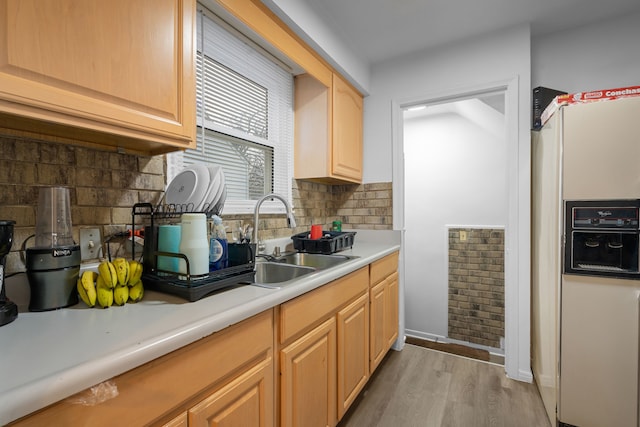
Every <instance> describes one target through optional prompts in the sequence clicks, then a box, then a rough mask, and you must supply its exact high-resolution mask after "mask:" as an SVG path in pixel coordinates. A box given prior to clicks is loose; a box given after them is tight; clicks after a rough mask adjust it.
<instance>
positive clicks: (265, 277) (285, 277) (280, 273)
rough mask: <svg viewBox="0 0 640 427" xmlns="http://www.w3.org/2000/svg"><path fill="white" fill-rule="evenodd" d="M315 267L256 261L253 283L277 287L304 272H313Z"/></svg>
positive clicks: (302, 274)
mask: <svg viewBox="0 0 640 427" xmlns="http://www.w3.org/2000/svg"><path fill="white" fill-rule="evenodd" d="M314 271H316V269H315V268H312V267H306V266H301V265H291V264H284V263H279V262H257V263H256V276H255V279H254V283H253V284H255V285H258V286H262V285H264V286H265V287H269V288H279V287H281V285H279V284H282V283H285V282H289V281H291V280H293V279H297V278H298V277H300V276H304V275H305V274H309V273H313V272H314Z"/></svg>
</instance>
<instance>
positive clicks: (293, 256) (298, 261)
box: [275, 252, 357, 269]
mask: <svg viewBox="0 0 640 427" xmlns="http://www.w3.org/2000/svg"><path fill="white" fill-rule="evenodd" d="M354 258H357V257H354V256H348V255H335V254H333V255H324V254H310V253H306V252H295V253H290V254H287V255H283V256H280V257H278V258H276V259H275V260H276V261H277V262H281V263H285V264H292V265H304V266H307V267H313V268H317V269H324V268H330V267H334V266H336V265H338V264H342V263H344V262H347V261H349V260H352V259H354Z"/></svg>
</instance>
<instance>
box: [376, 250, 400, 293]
mask: <svg viewBox="0 0 640 427" xmlns="http://www.w3.org/2000/svg"><path fill="white" fill-rule="evenodd" d="M397 270H398V252H394V253H392V254H390V255H387V256H386V257H384V258H382V259H379V260H377V261H374V262H373V263H371V275H370V276H371V286H373V285H375V284H376V283H379V282H380V281H381V280H382V279H384V278H385V277H387V276H389V275H390V274H392V273H394V272H396V271H397Z"/></svg>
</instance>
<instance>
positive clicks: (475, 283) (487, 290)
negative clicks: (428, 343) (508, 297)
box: [448, 228, 504, 348]
mask: <svg viewBox="0 0 640 427" xmlns="http://www.w3.org/2000/svg"><path fill="white" fill-rule="evenodd" d="M461 233H466V240H464V238H461ZM448 251H449V255H448V256H449V310H448V320H449V322H448V324H449V326H448V335H449V338H453V339H456V340H460V341H466V342H470V343H475V344H481V345H484V346H488V347H493V348H500V338H502V337H504V230H502V229H480V228H450V229H449V249H448Z"/></svg>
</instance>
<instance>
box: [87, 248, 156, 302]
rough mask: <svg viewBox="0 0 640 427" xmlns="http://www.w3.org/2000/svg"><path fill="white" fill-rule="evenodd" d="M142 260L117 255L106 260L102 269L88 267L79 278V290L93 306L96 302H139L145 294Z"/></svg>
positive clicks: (100, 267) (102, 264) (101, 265)
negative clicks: (111, 260) (129, 259)
mask: <svg viewBox="0 0 640 427" xmlns="http://www.w3.org/2000/svg"><path fill="white" fill-rule="evenodd" d="M141 277H142V264H140V263H139V262H138V261H133V260H132V261H127V260H126V259H124V258H116V259H114V260H113V262H109V261H102V262H101V263H100V264H99V265H98V272H97V273H96V272H93V271H85V272H84V273H82V276H81V277H80V278H79V279H78V283H77V288H78V294H79V295H80V298H81V299H82V301H84V303H85V304H87V306H89V307H93V306H95V305H96V302H97V303H98V305H99V306H100V307H103V308H108V307H111V306H112V305H113V304H114V303H115V304H117V305H124V304H126V303H127V302H138V301H140V300H141V299H142V296H143V295H144V287H143V285H142V280H141Z"/></svg>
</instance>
